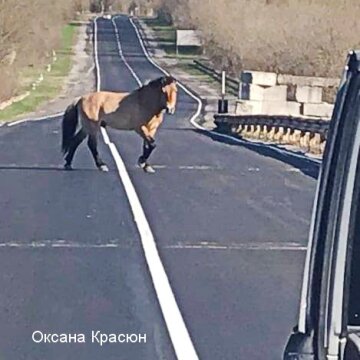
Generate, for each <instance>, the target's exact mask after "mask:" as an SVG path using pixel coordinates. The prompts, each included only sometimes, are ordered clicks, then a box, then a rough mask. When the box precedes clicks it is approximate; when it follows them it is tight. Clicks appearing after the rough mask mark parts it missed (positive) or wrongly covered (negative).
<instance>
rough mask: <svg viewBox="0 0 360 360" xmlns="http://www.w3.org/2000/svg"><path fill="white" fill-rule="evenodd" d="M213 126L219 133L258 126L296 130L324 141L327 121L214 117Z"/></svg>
mask: <svg viewBox="0 0 360 360" xmlns="http://www.w3.org/2000/svg"><path fill="white" fill-rule="evenodd" d="M214 118H215V124H216V126H217V128H218V130H219V131H225V132H232V130H233V129H234V128H236V127H240V126H246V125H247V126H249V125H250V126H260V127H262V128H263V127H265V126H266V127H267V128H268V129H270V128H275V129H280V128H283V129H286V130H287V129H290V131H294V130H298V131H301V132H302V133H307V132H310V133H313V134H320V135H321V137H322V138H323V139H325V140H326V138H327V133H328V130H329V121H326V120H320V119H319V120H318V119H306V118H298V117H292V116H270V115H228V114H216V115H214Z"/></svg>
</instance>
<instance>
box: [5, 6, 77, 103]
mask: <svg viewBox="0 0 360 360" xmlns="http://www.w3.org/2000/svg"><path fill="white" fill-rule="evenodd" d="M78 5H79V1H73V0H62V1H48V0H34V1H28V0H2V1H1V5H0V83H1V85H2V86H1V87H0V101H2V100H4V99H6V98H8V97H9V96H11V95H13V94H14V93H15V92H16V83H17V82H16V81H17V78H16V73H17V71H18V69H19V68H20V67H24V66H36V65H41V64H44V63H45V62H48V61H49V58H50V55H51V50H52V49H54V48H55V47H56V46H57V45H58V42H59V39H60V36H61V31H60V30H61V28H62V26H63V25H64V24H65V23H66V22H67V21H68V20H69V18H70V17H71V16H73V14H74V12H75V10H76V7H78Z"/></svg>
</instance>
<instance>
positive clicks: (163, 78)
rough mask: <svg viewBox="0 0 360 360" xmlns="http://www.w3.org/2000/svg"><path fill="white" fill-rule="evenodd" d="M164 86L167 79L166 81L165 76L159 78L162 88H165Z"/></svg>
mask: <svg viewBox="0 0 360 360" xmlns="http://www.w3.org/2000/svg"><path fill="white" fill-rule="evenodd" d="M166 85H167V79H166V76H163V77H162V78H161V86H162V87H164V86H166Z"/></svg>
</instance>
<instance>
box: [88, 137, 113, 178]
mask: <svg viewBox="0 0 360 360" xmlns="http://www.w3.org/2000/svg"><path fill="white" fill-rule="evenodd" d="M88 147H89V149H90V151H91V154H92V156H93V158H94V160H95V164H96V166H97V167H98V169H99V170H101V171H109V169H108V167H107V166H106V164H105V163H104V161H103V160H102V159H101V158H100V156H99V153H98V151H97V137H96V134H91V135H89V138H88Z"/></svg>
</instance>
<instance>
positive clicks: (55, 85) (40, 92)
mask: <svg viewBox="0 0 360 360" xmlns="http://www.w3.org/2000/svg"><path fill="white" fill-rule="evenodd" d="M76 29H77V26H76V25H74V24H68V25H66V26H64V28H63V29H62V37H61V44H60V46H59V49H57V51H56V53H57V55H56V56H57V60H56V61H55V62H54V63H53V64H52V68H51V71H50V72H47V71H46V69H45V68H31V67H27V68H25V69H23V70H22V71H21V72H20V79H21V86H20V89H19V93H20V94H22V93H25V92H26V91H30V90H31V86H32V83H33V82H34V81H35V80H36V79H37V78H38V77H39V75H40V74H41V73H42V74H43V76H44V80H43V81H42V82H41V83H40V84H39V85H38V86H37V88H36V89H35V90H32V91H31V92H30V95H29V96H28V97H26V98H25V99H24V100H22V101H19V102H17V103H14V104H12V105H10V106H9V107H7V108H5V109H4V110H2V111H0V121H1V122H4V121H11V120H12V119H14V118H16V117H18V116H19V115H23V114H26V113H28V112H32V111H34V110H36V109H37V108H38V107H39V106H40V105H41V104H43V103H44V102H46V101H48V100H50V99H53V98H54V97H56V96H57V95H58V94H59V93H60V92H61V89H62V87H63V85H64V80H65V79H66V77H67V75H68V73H69V71H70V69H71V63H72V61H71V58H72V46H73V44H74V41H75V34H76Z"/></svg>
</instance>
